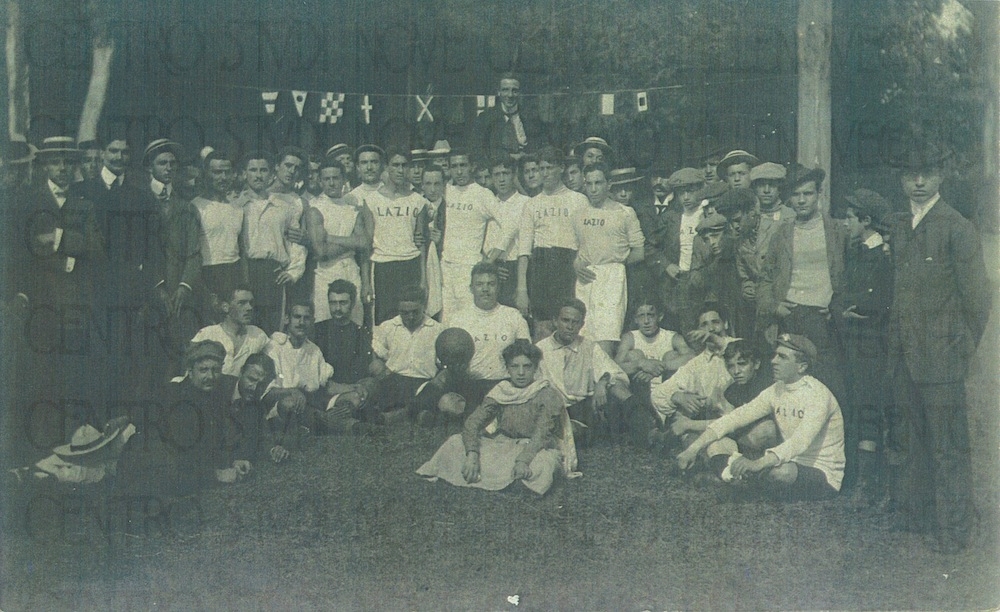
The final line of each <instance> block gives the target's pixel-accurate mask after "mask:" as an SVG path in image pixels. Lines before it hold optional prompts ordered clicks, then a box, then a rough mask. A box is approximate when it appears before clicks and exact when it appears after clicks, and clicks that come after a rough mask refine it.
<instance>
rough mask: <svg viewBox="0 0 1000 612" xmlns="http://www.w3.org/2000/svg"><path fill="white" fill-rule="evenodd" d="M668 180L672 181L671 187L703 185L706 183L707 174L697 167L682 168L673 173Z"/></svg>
mask: <svg viewBox="0 0 1000 612" xmlns="http://www.w3.org/2000/svg"><path fill="white" fill-rule="evenodd" d="M667 182H668V183H670V188H671V189H677V188H679V187H692V186H694V185H703V184H704V183H705V174H704V173H703V172H702V171H701V170H699V169H697V168H681V169H680V170H678V171H677V172H674V173H673V174H671V175H670V178H669V179H667Z"/></svg>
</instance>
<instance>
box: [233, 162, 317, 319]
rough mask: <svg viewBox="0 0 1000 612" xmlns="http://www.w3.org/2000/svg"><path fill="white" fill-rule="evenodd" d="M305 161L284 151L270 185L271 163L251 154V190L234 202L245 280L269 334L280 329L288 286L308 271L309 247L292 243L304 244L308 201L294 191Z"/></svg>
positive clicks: (248, 170) (247, 169)
mask: <svg viewBox="0 0 1000 612" xmlns="http://www.w3.org/2000/svg"><path fill="white" fill-rule="evenodd" d="M304 157H305V153H302V152H301V151H299V150H298V149H294V148H286V149H282V150H281V151H280V152H279V153H278V156H277V157H276V159H277V160H278V164H277V170H276V172H275V173H274V174H273V176H274V177H275V180H274V185H273V186H272V185H271V179H272V172H271V161H270V159H268V157H267V155H266V154H264V153H251V154H250V156H249V157H248V158H247V160H246V166H245V170H244V175H245V176H244V178H245V180H246V184H247V188H246V189H245V190H244V191H243V193H241V194H240V195H239V196H238V197H237V199H236V205H237V207H238V208H242V209H243V245H244V248H245V249H246V258H247V280H248V284H249V286H250V289H251V290H252V291H253V294H254V298H255V310H257V311H258V313H259V317H258V321H259V322H260V327H261V328H262V329H263V330H264V331H265V332H266V333H268V334H271V333H273V332H275V331H277V330H279V329H281V318H282V304H283V301H284V296H285V289H286V287H287V286H288V285H290V284H292V283H295V282H296V281H298V280H299V279H300V278H302V275H303V274H304V273H305V268H306V250H305V247H303V246H302V245H301V244H298V243H297V242H294V241H301V240H302V229H301V226H300V221H301V218H302V211H303V208H304V203H303V202H302V198H301V197H299V195H298V194H296V193H295V181H296V179H297V176H298V173H299V169H300V168H301V167H302V163H303V161H302V160H303V159H304Z"/></svg>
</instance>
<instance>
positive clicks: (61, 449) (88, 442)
mask: <svg viewBox="0 0 1000 612" xmlns="http://www.w3.org/2000/svg"><path fill="white" fill-rule="evenodd" d="M121 432H122V428H121V427H115V428H114V429H112V430H111V431H106V432H104V433H101V432H100V431H98V430H97V428H96V427H94V426H93V425H84V426H82V427H78V428H77V430H76V431H74V432H73V437H72V438H70V442H69V444H63V445H61V446H57V447H55V448H54V449H52V452H53V453H55V454H56V455H59V456H60V457H63V458H66V457H79V456H81V455H89V454H90V453H95V452H97V451H99V450H100V449H102V448H104V447H105V446H107V445H108V444H110V443H111V442H112V441H113V440H114V439H115V438H117V437H118V434H120V433H121Z"/></svg>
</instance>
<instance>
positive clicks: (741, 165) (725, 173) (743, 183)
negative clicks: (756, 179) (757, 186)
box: [715, 149, 760, 189]
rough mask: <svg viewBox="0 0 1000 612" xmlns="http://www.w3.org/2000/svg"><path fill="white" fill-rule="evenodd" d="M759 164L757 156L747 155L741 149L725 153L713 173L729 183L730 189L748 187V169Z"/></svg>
mask: <svg viewBox="0 0 1000 612" xmlns="http://www.w3.org/2000/svg"><path fill="white" fill-rule="evenodd" d="M759 163H760V160H759V159H757V156H755V155H752V154H750V153H747V152H746V151H743V150H741V149H736V150H734V151H730V152H729V153H726V156H725V157H723V158H722V159H721V160H719V165H718V166H716V168H715V172H716V174H718V176H719V178H720V179H721V180H723V181H725V182H727V183H729V188H730V189H736V188H737V187H749V186H750V169H751V168H753V167H754V166H756V165H757V164H759Z"/></svg>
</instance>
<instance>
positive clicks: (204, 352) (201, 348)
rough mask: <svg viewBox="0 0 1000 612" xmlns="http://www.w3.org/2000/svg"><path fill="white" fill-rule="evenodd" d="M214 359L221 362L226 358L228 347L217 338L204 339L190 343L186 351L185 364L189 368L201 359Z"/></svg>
mask: <svg viewBox="0 0 1000 612" xmlns="http://www.w3.org/2000/svg"><path fill="white" fill-rule="evenodd" d="M206 359H214V360H216V361H218V362H219V363H222V362H224V361H225V360H226V349H225V347H223V346H222V344H220V343H219V342H216V341H215V340H202V341H201V342H192V343H191V344H188V347H187V349H186V350H185V351H184V366H185V367H187V368H189V367H191V366H193V365H194V364H196V363H198V362H199V361H204V360H206Z"/></svg>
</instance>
